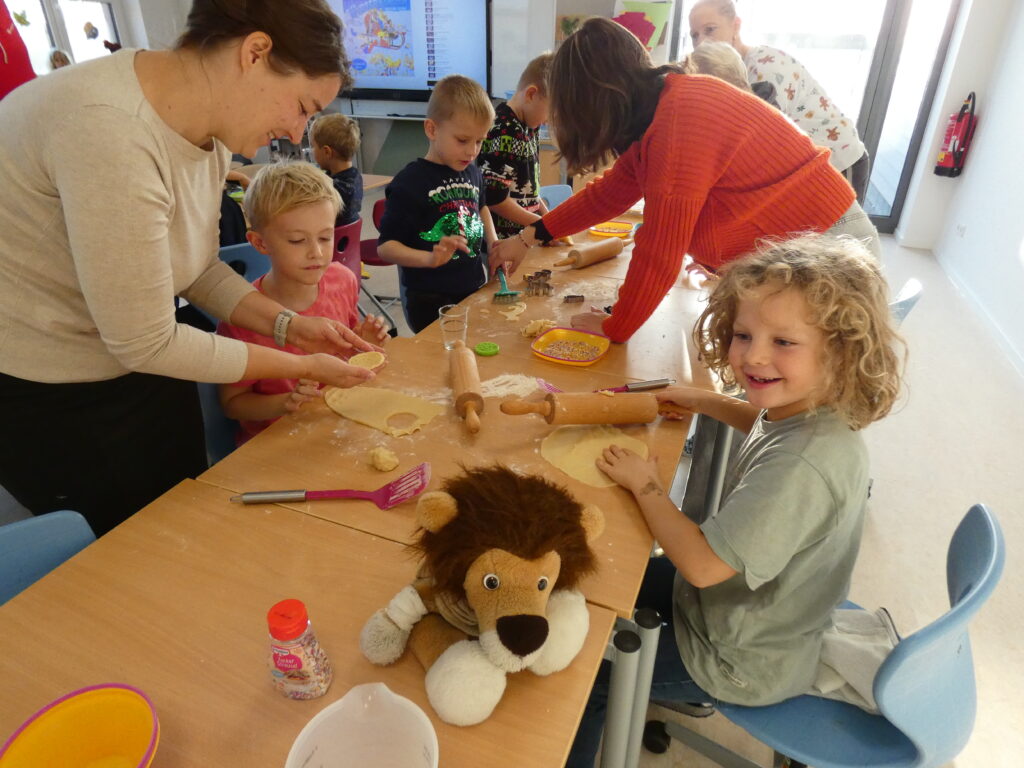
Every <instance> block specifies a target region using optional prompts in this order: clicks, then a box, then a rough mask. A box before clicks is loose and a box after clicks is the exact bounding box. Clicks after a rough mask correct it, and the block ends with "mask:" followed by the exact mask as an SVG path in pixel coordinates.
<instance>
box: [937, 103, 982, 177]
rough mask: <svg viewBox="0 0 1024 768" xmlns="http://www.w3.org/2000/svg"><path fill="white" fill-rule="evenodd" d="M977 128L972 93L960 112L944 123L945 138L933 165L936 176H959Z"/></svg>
mask: <svg viewBox="0 0 1024 768" xmlns="http://www.w3.org/2000/svg"><path fill="white" fill-rule="evenodd" d="M977 126H978V118H977V117H975V115H974V91H971V92H970V93H969V94H967V98H966V99H964V103H963V104H962V105H961V107H960V111H959V112H957V113H956V114H955V115H950V116H949V120H948V121H947V122H946V136H945V138H944V139H943V140H942V149H940V150H939V158H938V162H937V163H936V164H935V174H936V175H937V176H959V175H960V173H961V172H962V171H963V169H964V157H965V156H966V155H967V148H968V147H969V146H970V145H971V138H972V137H973V136H974V129H975V128H976V127H977Z"/></svg>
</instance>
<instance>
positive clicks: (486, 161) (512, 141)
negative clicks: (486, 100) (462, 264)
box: [476, 53, 554, 238]
mask: <svg viewBox="0 0 1024 768" xmlns="http://www.w3.org/2000/svg"><path fill="white" fill-rule="evenodd" d="M553 57H554V54H552V53H542V54H541V55H540V56H538V57H537V58H535V59H534V60H533V61H531V62H530V63H529V64H527V65H526V69H524V70H523V74H522V75H520V77H519V84H518V85H517V86H516V92H515V94H514V95H513V96H512V98H511V99H509V100H508V101H506V102H505V103H504V104H499V105H498V106H497V108H496V109H495V110H494V127H493V128H491V130H490V132H489V133H488V134H487V139H486V140H485V141H484V143H483V146H482V147H481V149H480V157H478V158H477V161H476V162H477V165H479V166H480V170H481V171H483V174H484V184H485V186H486V191H487V197H486V202H487V207H488V209H489V210H490V211H491V216H492V217H493V219H494V230H495V232H496V233H497V235H498V237H499V238H506V237H512V236H513V235H516V234H518V232H519V230H521V229H522V228H523V227H524V226H526V225H527V224H532V223H533V222H535V221H536V220H537V219H539V218H540V217H541V216H543V215H544V214H545V213H547V208H546V207H545V206H544V202H543V201H542V200H541V199H540V197H539V194H540V155H539V149H538V146H537V129H538V128H539V127H540V126H541V125H543V124H544V123H546V122H547V120H548V75H549V73H550V72H551V60H552V58H553Z"/></svg>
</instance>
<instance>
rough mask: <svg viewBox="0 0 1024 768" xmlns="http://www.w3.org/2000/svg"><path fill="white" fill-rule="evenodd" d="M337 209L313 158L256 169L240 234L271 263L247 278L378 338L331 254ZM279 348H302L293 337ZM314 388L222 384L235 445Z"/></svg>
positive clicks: (351, 280) (305, 311)
mask: <svg viewBox="0 0 1024 768" xmlns="http://www.w3.org/2000/svg"><path fill="white" fill-rule="evenodd" d="M340 209H341V198H340V197H339V196H338V192H337V190H336V189H335V188H334V186H333V185H332V184H331V180H330V179H329V178H328V177H327V176H325V175H324V173H323V172H322V171H321V170H320V169H319V168H317V167H316V166H314V165H312V164H310V163H304V162H300V163H282V164H275V165H269V166H267V167H266V168H263V169H261V170H260V172H259V173H257V174H256V177H255V178H254V179H253V181H252V183H251V184H250V185H249V188H248V189H247V190H246V193H245V213H246V216H247V218H248V219H249V226H250V230H249V232H248V233H247V235H246V237H247V239H248V240H249V243H250V244H251V245H252V246H253V247H254V248H256V250H258V251H259V252H260V253H264V254H266V255H267V256H268V257H270V264H271V266H270V271H269V272H268V273H267V274H265V275H264V276H263V277H260V278H258V279H257V280H255V281H254V282H253V285H254V286H255V287H256V289H257V290H258V291H260V292H262V293H263V294H265V295H266V296H268V297H270V298H272V299H274V300H276V301H277V302H279V303H280V304H281V305H282V306H283V307H285V308H287V309H290V310H292V311H293V312H296V313H297V314H300V315H310V316H319V317H329V318H333V319H335V320H338V321H340V322H342V323H344V324H345V325H347V326H348V327H349V328H351V329H352V330H354V331H355V332H356V333H357V334H359V336H361V337H362V338H363V339H365V340H366V341H368V342H370V343H371V344H376V345H378V346H380V345H383V344H384V342H385V341H386V340H387V338H388V334H387V330H388V329H387V326H386V325H385V324H384V322H383V321H382V320H381V319H380V318H379V317H376V316H374V315H367V316H366V318H364V319H363V320H362V321H360V320H359V312H358V309H357V303H358V300H359V281H358V278H356V276H355V275H354V274H353V273H352V271H351V270H349V269H348V268H346V267H344V266H342V265H341V264H340V263H338V262H335V261H333V260H332V259H333V256H334V254H333V251H334V221H335V218H336V216H337V215H338V211H339V210H340ZM217 333H219V334H221V335H222V336H228V337H231V338H234V339H241V340H242V341H247V342H251V343H253V344H262V345H263V346H265V347H275V346H276V344H275V343H274V340H273V339H272V338H270V337H269V336H263V335H262V334H258V333H255V332H253V331H250V330H247V329H245V328H239V327H236V326H234V325H231V324H230V323H225V322H222V323H220V325H218V326H217ZM285 351H287V352H294V353H295V354H303V352H302V350H300V349H298V348H297V347H293V346H291V345H288V346H286V347H285ZM320 396H321V392H320V385H319V383H318V382H315V381H310V380H308V379H255V380H251V381H239V382H237V383H236V384H222V385H221V386H220V402H221V406H222V407H223V408H224V413H225V414H226V415H227V416H228V417H230V418H232V419H236V420H238V421H239V423H240V424H241V430H240V432H239V435H238V444H239V445H241V444H242V443H243V442H245V441H246V440H248V439H249V438H250V437H252V436H253V435H255V434H257V433H259V432H260V431H262V430H264V429H266V428H267V426H269V425H270V424H271V423H272V422H274V421H275V420H276V419H278V418H279V417H281V416H283V415H284V414H285V413H288V412H289V411H294V410H296V409H297V408H298V407H299V406H300V405H302V404H303V403H305V402H307V401H309V400H312V399H314V398H317V397H320Z"/></svg>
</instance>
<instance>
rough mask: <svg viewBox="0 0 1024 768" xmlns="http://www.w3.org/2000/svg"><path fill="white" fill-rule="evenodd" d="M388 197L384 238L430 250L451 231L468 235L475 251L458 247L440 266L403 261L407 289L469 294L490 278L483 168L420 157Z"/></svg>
mask: <svg viewBox="0 0 1024 768" xmlns="http://www.w3.org/2000/svg"><path fill="white" fill-rule="evenodd" d="M385 194H386V198H387V203H386V206H385V209H384V216H383V218H382V219H381V222H380V239H379V242H381V243H384V242H387V241H388V240H397V241H398V242H400V243H402V244H403V245H406V246H408V247H410V248H415V249H416V250H418V251H429V250H431V249H432V248H433V247H434V246H435V245H436V244H437V242H438V241H439V240H440V239H441V238H442V237H444V236H445V235H462V236H463V237H465V238H466V240H467V241H468V242H469V248H470V253H463V252H462V251H456V253H455V256H453V257H452V259H451V261H449V262H448V263H446V264H442V265H441V266H440V267H434V268H426V267H399V268H398V269H399V275H400V277H401V281H402V285H403V286H405V289H406V291H420V292H424V293H439V294H445V295H449V296H453V297H454V296H457V297H464V296H468V295H469V294H470V293H472V292H473V291H475V290H476V289H477V288H479V287H480V286H481V285H483V284H484V260H483V259H482V258H481V256H480V254H481V252H482V250H483V249H484V227H483V221H481V219H480V206H481V205H482V202H483V199H484V191H483V177H482V176H481V174H480V169H479V168H477V167H476V166H475V165H470V166H469V167H467V168H466V170H464V171H455V170H452V169H451V168H449V167H448V166H447V165H440V164H438V163H432V162H430V161H429V160H424V159H423V158H419V159H418V160H414V161H413V162H411V163H409V164H408V165H407V166H405V168H403V169H402V170H401V171H399V173H398V175H397V176H395V178H394V179H393V180H392V181H391V183H390V184H388V187H387V190H386V191H385Z"/></svg>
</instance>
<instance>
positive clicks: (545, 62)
mask: <svg viewBox="0 0 1024 768" xmlns="http://www.w3.org/2000/svg"><path fill="white" fill-rule="evenodd" d="M554 58H555V54H553V53H552V52H551V51H546V52H544V53H542V54H541V55H540V56H537V57H536V58H535V59H533V60H532V61H531V62H530V63H529V64H527V65H526V69H524V70H523V74H521V75H520V76H519V83H518V84H517V85H516V90H517V91H521V90H523V89H524V88H529V87H530V86H531V85H534V86H536V87H537V91H538V92H539V93H540V95H541V96H547V95H548V89H549V88H550V82H551V61H552V60H553V59H554Z"/></svg>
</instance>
